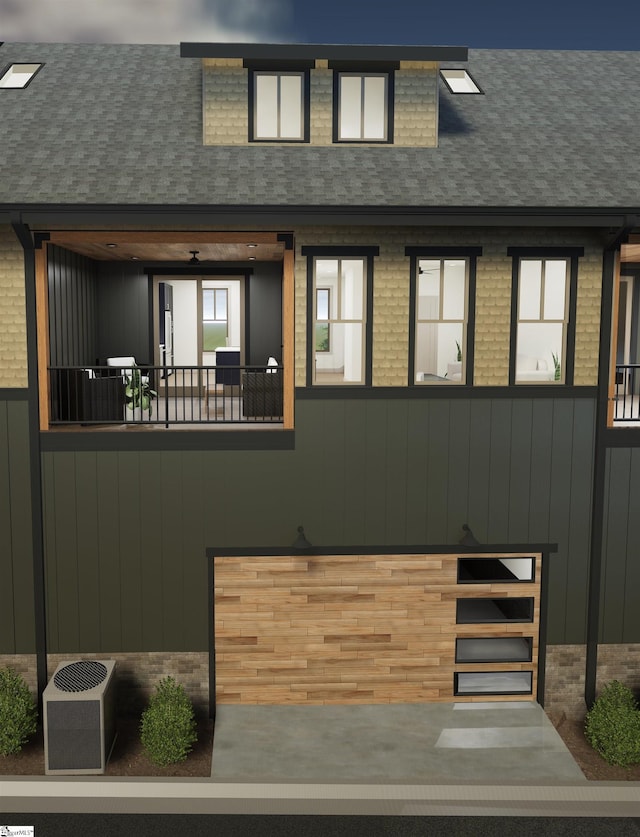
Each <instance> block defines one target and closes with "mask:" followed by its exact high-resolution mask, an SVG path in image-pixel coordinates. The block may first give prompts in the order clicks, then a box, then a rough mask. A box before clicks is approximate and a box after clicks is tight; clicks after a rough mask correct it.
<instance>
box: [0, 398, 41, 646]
mask: <svg viewBox="0 0 640 837" xmlns="http://www.w3.org/2000/svg"><path fill="white" fill-rule="evenodd" d="M27 416H28V407H27V402H26V401H20V400H14V399H11V400H0V653H3V654H30V653H34V652H35V625H34V599H33V555H32V544H31V475H30V470H29V435H28V418H27Z"/></svg>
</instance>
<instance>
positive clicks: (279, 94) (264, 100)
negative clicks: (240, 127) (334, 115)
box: [250, 70, 308, 142]
mask: <svg viewBox="0 0 640 837" xmlns="http://www.w3.org/2000/svg"><path fill="white" fill-rule="evenodd" d="M252 76H253V81H252V93H253V106H252V107H251V109H250V111H251V117H252V119H251V125H250V132H251V139H252V140H284V141H298V142H304V141H305V140H308V131H307V130H306V126H305V123H306V119H305V87H306V78H307V76H306V74H305V73H304V72H286V73H285V72H267V71H264V72H263V71H257V70H256V71H254V72H253V73H252Z"/></svg>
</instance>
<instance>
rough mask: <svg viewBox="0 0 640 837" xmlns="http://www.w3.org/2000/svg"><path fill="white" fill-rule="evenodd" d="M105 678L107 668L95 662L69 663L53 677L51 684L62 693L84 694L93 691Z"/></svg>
mask: <svg viewBox="0 0 640 837" xmlns="http://www.w3.org/2000/svg"><path fill="white" fill-rule="evenodd" d="M106 676H107V667H106V666H104V665H102V663H98V662H96V661H95V660H82V661H81V662H79V663H71V664H70V665H68V666H65V667H64V668H61V669H60V671H58V672H56V673H55V674H54V676H53V682H54V683H55V684H56V686H57V688H58V689H60V690H61V691H63V692H86V691H87V689H94V688H95V687H96V686H99V685H100V683H102V681H103V680H104V678H105V677H106Z"/></svg>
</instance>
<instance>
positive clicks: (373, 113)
mask: <svg viewBox="0 0 640 837" xmlns="http://www.w3.org/2000/svg"><path fill="white" fill-rule="evenodd" d="M386 86H387V80H386V78H385V77H384V76H367V77H365V78H364V138H365V139H385V138H386V135H387V132H386V125H385V100H386V95H385V93H386Z"/></svg>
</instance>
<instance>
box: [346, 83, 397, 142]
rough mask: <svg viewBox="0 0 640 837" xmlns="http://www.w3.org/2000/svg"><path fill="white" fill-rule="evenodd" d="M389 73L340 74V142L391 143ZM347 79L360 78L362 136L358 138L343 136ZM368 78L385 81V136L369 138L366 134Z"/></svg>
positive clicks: (383, 120) (383, 124) (383, 122)
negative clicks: (343, 98)
mask: <svg viewBox="0 0 640 837" xmlns="http://www.w3.org/2000/svg"><path fill="white" fill-rule="evenodd" d="M389 75H390V74H389V73H388V72H383V73H350V72H338V77H337V78H338V80H337V96H338V102H337V111H336V119H337V129H336V139H337V141H338V142H383V143H384V142H389V109H390V107H391V103H390V101H389V98H390V96H389V91H390V78H389ZM345 78H359V79H360V135H359V136H357V137H344V136H343V135H342V80H343V79H345ZM368 78H382V79H384V93H383V105H384V112H383V118H382V127H383V136H382V137H369V136H366V134H365V127H364V126H365V88H366V80H367V79H368Z"/></svg>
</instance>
